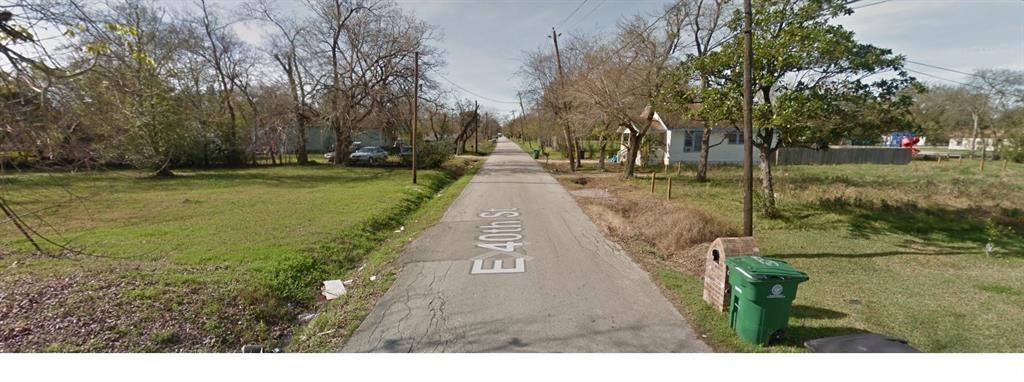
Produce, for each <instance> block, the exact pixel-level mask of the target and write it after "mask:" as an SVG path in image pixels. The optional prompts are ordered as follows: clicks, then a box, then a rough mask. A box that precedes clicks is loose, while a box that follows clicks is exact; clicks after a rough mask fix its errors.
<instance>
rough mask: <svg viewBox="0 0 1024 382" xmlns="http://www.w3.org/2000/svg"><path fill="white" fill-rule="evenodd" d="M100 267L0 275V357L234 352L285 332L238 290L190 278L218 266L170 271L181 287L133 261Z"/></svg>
mask: <svg viewBox="0 0 1024 382" xmlns="http://www.w3.org/2000/svg"><path fill="white" fill-rule="evenodd" d="M60 261H75V259H74V258H70V259H61V260H60ZM105 268H106V269H105V270H103V269H91V268H90V269H86V268H83V269H78V270H71V271H68V272H61V273H60V274H45V273H35V272H26V273H19V274H11V273H8V274H2V273H0V283H3V285H5V287H4V288H2V289H0V352H39V351H45V352H126V351H127V352H195V351H237V349H238V348H239V347H240V346H241V345H242V344H243V343H246V342H247V341H252V340H256V339H257V338H266V337H272V338H277V337H279V336H282V335H283V334H285V333H286V332H287V331H288V330H289V328H290V325H288V323H287V322H282V321H281V320H269V319H266V317H261V313H260V311H261V308H262V307H260V306H254V305H253V304H251V303H248V302H247V301H246V299H245V298H244V296H243V297H239V296H240V295H242V294H243V293H241V290H239V289H238V288H235V287H232V286H231V285H209V284H206V283H204V282H198V280H195V279H192V280H194V281H190V279H191V277H190V275H196V274H202V273H206V272H216V271H218V270H216V269H189V268H187V267H183V268H182V269H177V270H175V271H173V272H174V273H176V274H178V275H179V276H180V277H181V282H175V283H167V282H166V279H167V278H166V277H156V275H154V274H152V272H153V271H154V270H152V269H145V268H140V267H139V266H137V265H135V264H127V263H117V262H110V263H107V264H106V267H105ZM158 280H163V281H158ZM271 322H276V324H273V323H271Z"/></svg>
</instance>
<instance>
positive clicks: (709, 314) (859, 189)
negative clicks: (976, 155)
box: [563, 159, 1024, 352]
mask: <svg viewBox="0 0 1024 382" xmlns="http://www.w3.org/2000/svg"><path fill="white" fill-rule="evenodd" d="M978 165H979V163H978V161H977V160H967V159H965V160H964V161H963V163H962V164H960V165H958V164H957V163H956V162H943V163H936V162H925V161H914V162H912V163H910V164H909V165H904V166H899V165H839V166H784V167H781V168H776V169H775V173H776V175H777V177H776V192H777V194H778V200H779V207H780V209H781V210H782V211H783V216H782V217H781V218H778V219H766V218H762V217H759V216H755V223H754V224H755V236H756V238H757V240H758V244H759V246H760V248H761V250H762V253H763V254H764V255H765V256H774V257H778V258H782V259H784V260H786V261H788V262H790V263H791V264H792V265H794V266H796V267H797V268H799V269H801V270H803V271H805V272H807V273H808V274H809V275H810V277H811V279H810V281H808V282H806V283H804V284H802V285H801V286H800V289H799V295H798V297H797V299H796V301H795V303H794V304H795V305H794V309H793V312H792V316H791V320H790V325H791V331H790V338H789V339H788V340H787V341H786V342H785V343H784V344H781V345H778V346H771V347H754V346H749V345H746V344H744V343H742V342H740V341H739V340H738V338H737V337H736V336H735V335H733V334H732V333H731V332H730V331H729V329H728V324H727V321H726V320H727V318H726V315H725V314H718V313H716V312H713V311H711V310H710V309H708V308H707V306H706V305H705V304H704V303H703V301H702V300H701V296H700V294H701V288H702V283H701V278H700V276H698V275H696V274H695V272H692V271H687V270H685V269H683V268H682V267H678V266H675V264H677V263H678V262H680V261H683V260H685V259H680V258H682V257H685V256H702V255H703V251H702V250H699V249H698V250H695V251H679V252H678V253H661V254H656V255H657V256H658V257H661V258H663V259H665V261H652V262H650V263H651V264H653V266H650V267H648V269H649V270H650V271H651V272H652V274H653V275H654V276H655V278H656V279H657V280H658V281H659V282H660V284H661V285H662V286H663V287H665V288H666V289H667V290H669V291H670V294H672V295H674V296H675V297H676V298H677V302H678V303H679V305H680V306H681V307H682V309H683V310H684V311H685V312H686V313H687V315H688V316H689V317H691V319H692V321H693V323H694V325H695V326H696V327H697V329H698V330H699V331H701V332H702V333H705V334H707V335H708V340H709V342H710V343H711V344H712V345H714V346H716V347H717V348H719V349H721V350H736V351H802V343H803V341H805V340H808V339H813V338H819V337H825V336H832V335H840V334H848V333H855V332H860V331H871V332H877V333H882V334H886V335H891V336H895V337H900V338H904V339H906V340H908V341H909V342H910V344H911V345H912V346H915V347H917V348H919V349H921V350H923V351H929V352H1019V351H1022V350H1024V277H1022V276H1021V275H1024V209H1022V208H1024V165H1021V164H1013V163H1011V164H1010V165H1009V166H1008V167H1007V169H1006V171H1001V170H1000V166H1001V165H1002V163H1001V162H1000V163H998V164H997V163H992V165H991V166H989V167H988V168H987V170H986V172H985V173H984V174H981V173H979V171H978V167H979V166H978ZM673 172H674V171H673ZM584 176H587V175H584ZM573 177H579V176H578V175H576V176H564V177H563V179H565V180H569V179H571V178H573ZM710 177H711V179H712V180H711V181H710V182H706V183H699V182H695V181H693V180H692V171H689V170H685V169H684V170H683V171H682V174H681V175H678V176H676V177H675V178H674V182H673V200H672V201H671V202H661V203H665V204H664V206H665V208H687V209H698V210H702V211H705V212H707V213H709V214H710V215H711V216H714V218H715V219H716V220H719V221H721V222H723V223H724V225H725V226H728V227H730V228H732V229H734V230H736V231H738V229H739V227H740V225H741V221H742V216H741V203H742V197H741V195H742V194H741V191H740V187H739V186H740V170H739V169H738V168H735V167H714V168H712V169H711V170H710ZM619 179H620V178H618V177H596V176H595V177H593V178H592V180H591V181H590V182H589V183H588V184H587V185H586V186H580V185H577V184H575V183H572V182H569V181H566V182H564V183H565V184H567V186H569V187H570V188H574V187H575V188H582V187H597V188H608V189H611V190H613V191H614V194H615V196H616V197H618V198H622V199H632V200H640V199H650V200H659V201H663V200H664V199H665V197H666V194H665V192H666V187H665V182H664V180H663V179H662V180H661V181H660V182H659V184H658V185H657V194H656V196H652V195H651V193H650V181H649V179H650V178H649V177H648V178H647V179H637V180H633V181H630V182H628V183H626V184H623V183H622V182H621V180H619ZM755 187H756V186H755ZM581 200H582V199H581ZM755 202H756V198H755ZM583 203H586V201H583ZM989 242H992V243H994V244H995V248H996V249H995V252H994V253H992V255H988V254H986V253H985V251H984V247H985V245H986V244H987V243H989ZM648 247H650V245H648ZM634 255H636V254H634ZM641 255H643V254H641Z"/></svg>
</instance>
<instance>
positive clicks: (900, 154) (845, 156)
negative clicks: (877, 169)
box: [775, 147, 911, 165]
mask: <svg viewBox="0 0 1024 382" xmlns="http://www.w3.org/2000/svg"><path fill="white" fill-rule="evenodd" d="M910 159H911V153H910V150H908V149H904V148H897V147H837V148H831V149H828V150H812V149H806V148H802V147H783V148H780V149H779V150H778V151H776V152H775V164H776V165H787V164H846V163H872V164H908V163H910Z"/></svg>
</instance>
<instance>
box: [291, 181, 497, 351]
mask: <svg viewBox="0 0 1024 382" xmlns="http://www.w3.org/2000/svg"><path fill="white" fill-rule="evenodd" d="M477 169H478V167H477V168H472V169H470V170H469V172H468V173H467V174H466V176H463V177H462V178H460V179H459V180H457V181H455V182H454V183H453V184H452V185H450V186H448V187H447V188H446V189H444V190H443V191H441V192H439V193H438V194H437V195H436V197H434V198H433V199H431V200H430V201H428V202H426V203H425V204H424V205H423V207H422V208H420V209H419V210H418V211H417V212H416V213H415V214H413V215H411V216H409V218H408V219H407V220H408V221H409V224H408V225H407V226H406V227H405V228H406V229H405V231H404V232H401V233H398V234H396V235H393V236H391V237H389V238H388V239H387V240H386V241H385V242H384V243H382V245H381V246H379V247H378V248H377V249H375V250H374V251H373V252H371V253H370V254H369V256H368V262H367V267H366V268H365V269H364V270H363V271H362V272H359V273H358V274H355V275H352V276H353V278H354V281H355V284H354V285H355V287H354V288H352V291H350V294H349V295H347V296H345V297H344V298H340V299H338V300H335V301H331V302H330V303H329V304H327V305H326V306H325V307H324V308H323V309H321V312H320V313H319V314H317V316H316V317H314V318H313V319H312V320H311V321H310V322H309V323H308V324H307V325H304V326H303V327H301V328H300V329H299V330H298V331H296V333H295V336H294V339H293V340H292V342H291V343H290V344H289V345H288V348H287V350H288V351H289V352H334V351H339V350H340V349H341V347H342V346H344V344H345V341H347V340H348V338H349V337H351V335H352V333H353V332H355V330H356V329H358V327H359V324H360V323H362V321H363V319H364V318H365V317H366V316H367V315H368V314H369V313H370V310H371V309H373V306H374V304H375V303H376V301H377V298H379V297H380V296H382V295H383V294H384V293H385V292H387V291H388V289H390V288H391V285H392V284H393V283H394V281H395V278H396V277H397V275H398V271H399V269H398V268H397V267H396V266H395V265H394V264H393V263H392V261H393V260H395V259H396V258H398V256H399V255H401V251H402V248H403V247H404V246H405V244H406V243H408V242H409V241H411V240H412V239H413V238H414V237H415V236H416V235H418V234H419V233H420V232H422V231H423V230H424V229H426V228H427V227H429V226H430V225H432V224H433V223H434V222H436V221H438V220H440V219H441V216H443V215H444V213H445V211H446V210H447V209H448V206H449V205H451V204H452V203H453V202H454V201H455V199H456V198H458V196H459V194H460V193H461V192H462V189H463V188H465V187H466V185H468V184H469V181H470V180H472V176H473V174H475V173H476V170H477ZM371 276H379V277H380V278H379V279H377V280H376V281H371V280H370V277H371Z"/></svg>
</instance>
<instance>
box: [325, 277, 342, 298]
mask: <svg viewBox="0 0 1024 382" xmlns="http://www.w3.org/2000/svg"><path fill="white" fill-rule="evenodd" d="M345 293H346V291H345V283H343V282H342V281H341V280H327V281H324V287H323V288H322V289H320V294H322V295H324V298H326V299H328V300H333V299H336V298H338V297H341V296H344V295H345Z"/></svg>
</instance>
